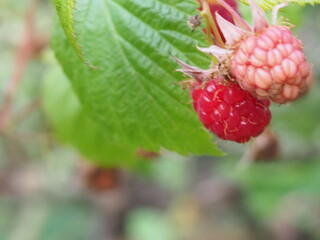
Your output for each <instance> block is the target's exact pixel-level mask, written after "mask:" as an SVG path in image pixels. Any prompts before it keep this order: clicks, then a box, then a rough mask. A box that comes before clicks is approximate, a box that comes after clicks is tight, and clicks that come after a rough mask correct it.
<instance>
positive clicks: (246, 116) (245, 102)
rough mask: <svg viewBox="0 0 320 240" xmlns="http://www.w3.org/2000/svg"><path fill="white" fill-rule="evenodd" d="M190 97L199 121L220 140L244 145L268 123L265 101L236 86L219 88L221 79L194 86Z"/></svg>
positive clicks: (269, 115)
mask: <svg viewBox="0 0 320 240" xmlns="http://www.w3.org/2000/svg"><path fill="white" fill-rule="evenodd" d="M191 96H192V99H193V107H194V109H195V110H196V112H197V113H198V115H199V119H200V121H201V122H202V123H203V125H204V126H205V127H206V128H207V129H209V130H210V131H211V132H213V133H215V134H216V135H217V136H218V137H220V138H222V139H224V140H230V141H235V142H238V143H245V142H247V141H249V140H250V138H251V137H256V136H258V135H259V134H260V133H261V132H262V131H263V130H264V128H265V127H266V126H267V125H268V124H269V122H270V120H271V112H270V111H269V106H270V101H269V100H260V99H257V98H255V97H253V95H252V94H251V93H249V92H248V91H245V90H243V89H242V88H241V87H240V86H239V85H238V84H234V83H230V84H229V85H228V86H226V85H223V84H222V79H221V78H215V79H211V80H209V81H207V82H206V84H205V86H204V88H203V87H202V86H201V83H200V82H195V84H194V85H193V88H192V89H191Z"/></svg>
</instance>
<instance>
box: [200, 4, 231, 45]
mask: <svg viewBox="0 0 320 240" xmlns="http://www.w3.org/2000/svg"><path fill="white" fill-rule="evenodd" d="M201 5H202V13H201V16H203V17H205V18H206V20H207V25H209V26H208V27H207V29H208V28H210V29H211V31H210V33H211V32H212V34H213V36H214V39H215V42H216V45H217V46H219V47H221V48H224V46H225V45H224V42H223V40H222V37H221V35H220V32H219V30H218V27H217V25H216V23H215V21H214V19H213V17H212V14H211V11H210V7H209V5H208V2H207V1H206V0H201Z"/></svg>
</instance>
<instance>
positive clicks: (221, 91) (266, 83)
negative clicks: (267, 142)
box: [176, 0, 310, 143]
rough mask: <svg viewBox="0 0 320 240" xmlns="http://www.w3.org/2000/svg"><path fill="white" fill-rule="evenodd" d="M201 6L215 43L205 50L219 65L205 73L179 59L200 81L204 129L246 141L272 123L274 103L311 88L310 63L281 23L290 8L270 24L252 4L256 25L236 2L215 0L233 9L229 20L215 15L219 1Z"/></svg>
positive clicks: (198, 106)
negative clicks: (279, 19) (271, 109)
mask: <svg viewBox="0 0 320 240" xmlns="http://www.w3.org/2000/svg"><path fill="white" fill-rule="evenodd" d="M199 2H200V4H201V9H203V10H202V17H204V18H205V19H206V20H207V28H206V31H205V33H206V34H207V38H208V39H209V42H210V43H211V46H210V47H209V48H199V50H200V51H203V52H205V53H208V54H211V55H212V56H213V57H215V58H216V61H219V64H216V61H215V64H211V67H210V69H208V70H202V69H199V68H196V67H192V66H189V65H187V64H185V63H183V62H182V61H181V60H179V59H176V60H177V61H178V63H179V64H180V65H181V66H182V68H183V69H180V71H181V72H183V73H185V74H186V75H188V76H190V77H192V78H193V79H194V82H193V84H192V86H191V97H192V99H193V107H194V109H195V110H196V112H197V113H198V116H199V119H200V121H201V122H202V123H203V125H204V126H205V127H206V128H207V129H209V130H210V131H212V132H213V133H215V134H216V135H217V136H218V137H219V138H221V139H224V140H230V141H235V142H238V143H245V142H247V141H249V140H250V138H251V137H256V136H258V135H259V134H261V133H262V132H263V130H264V129H265V128H266V127H267V126H268V124H269V123H270V120H271V112H270V110H269V106H270V101H273V102H275V103H280V104H282V103H287V102H292V101H294V100H296V99H297V98H298V97H299V96H301V94H302V93H304V92H305V91H306V90H307V89H308V84H309V78H310V65H309V64H308V63H307V62H306V58H305V56H304V54H303V51H302V48H303V47H302V43H301V41H300V40H298V39H297V38H295V37H294V36H293V35H292V32H291V31H290V29H289V28H288V27H287V26H281V25H276V21H277V11H278V10H279V9H280V8H281V7H284V6H286V4H280V5H278V6H276V7H275V9H274V11H273V25H271V26H270V25H269V24H268V22H267V20H266V18H265V16H264V13H263V11H262V9H261V8H260V7H259V6H258V5H257V4H256V3H255V2H254V1H253V0H249V2H250V6H251V10H252V15H253V22H254V27H250V26H249V25H248V24H247V23H246V22H245V21H244V20H243V19H242V18H241V16H240V15H239V13H238V11H237V9H234V8H236V4H234V5H233V6H230V5H229V4H230V3H233V2H234V3H235V1H234V0H228V2H225V1H223V0H216V1H213V3H214V4H217V3H218V4H220V6H219V8H217V9H220V8H221V7H224V8H225V10H227V13H228V15H226V16H227V17H225V18H224V17H222V16H221V15H219V13H218V12H217V11H213V7H214V5H212V4H213V3H212V4H211V6H208V2H207V0H199ZM209 3H210V1H209ZM208 9H209V10H208ZM213 12H214V13H215V15H212V13H213ZM220 13H222V14H223V11H221V10H220ZM230 16H232V20H230ZM226 18H227V19H226ZM228 18H229V19H228ZM221 34H222V35H221ZM212 36H214V39H211V40H210V37H212ZM212 43H213V44H212Z"/></svg>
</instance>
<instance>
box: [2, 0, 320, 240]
mask: <svg viewBox="0 0 320 240" xmlns="http://www.w3.org/2000/svg"><path fill="white" fill-rule="evenodd" d="M32 4H33V1H31V0H30V1H28V0H19V1H10V0H0V56H1V58H0V91H1V98H2V103H3V104H4V103H5V100H4V98H5V97H4V96H5V94H6V91H7V87H8V83H9V79H10V78H11V77H12V76H13V74H14V73H15V74H17V72H18V73H19V71H21V78H20V80H21V81H20V82H19V84H18V85H17V86H18V87H17V92H16V93H15V95H14V99H13V102H12V104H11V114H10V115H11V118H10V122H8V123H7V124H5V126H4V127H1V129H0V240H58V239H59V240H61V239H62V240H64V239H66V240H73V239H74V240H81V239H83V240H88V239H93V240H100V239H101V240H102V239H105V240H106V239H107V240H118V239H119V240H120V239H123V240H124V239H129V240H242V239H243V240H250V239H253V240H260V239H261V240H263V239H268V240H270V239H274V240H300V239H301V240H307V239H320V161H319V160H320V124H319V122H320V94H319V91H320V86H319V83H318V81H317V77H318V76H319V75H320V61H319V54H320V45H319V39H320V14H319V13H320V7H319V6H307V7H305V8H302V7H300V6H298V5H291V6H289V7H288V8H286V9H285V10H283V11H282V13H281V15H283V16H284V17H285V18H287V19H289V21H290V22H292V23H294V24H295V25H296V28H294V32H295V34H296V35H298V36H299V38H300V39H302V41H303V43H304V46H305V53H306V56H307V58H308V60H309V61H310V62H311V63H312V64H313V70H314V78H313V87H312V89H311V91H310V92H309V93H308V94H307V95H306V96H304V97H303V98H301V99H299V100H298V101H297V102H295V103H292V104H289V105H282V106H278V105H273V107H272V111H273V120H272V124H271V127H272V130H273V132H274V133H276V136H275V135H273V134H269V135H267V137H265V138H263V137H262V139H260V140H261V142H262V143H261V144H262V145H263V144H264V142H265V141H267V143H268V144H269V145H267V152H272V153H274V152H279V154H277V155H276V156H269V158H270V159H269V160H266V158H267V157H268V154H267V155H265V154H263V152H262V150H261V147H260V145H261V144H260V143H259V141H256V142H255V144H252V145H248V144H247V145H237V144H233V143H230V142H222V141H218V145H219V146H220V147H221V148H222V149H223V150H224V151H225V152H226V156H224V157H219V158H217V157H210V156H197V157H196V156H191V157H182V156H179V155H176V154H174V153H171V152H167V151H162V152H161V153H160V155H156V154H152V153H147V152H143V151H141V152H140V155H142V156H143V158H144V160H143V162H142V163H141V162H139V164H137V166H135V167H134V168H133V170H130V171H129V170H126V169H117V168H109V169H103V168H100V167H97V166H95V165H94V164H93V163H90V162H89V161H86V160H85V159H84V157H82V156H81V155H80V154H79V153H77V151H76V150H75V149H73V148H72V147H71V146H68V145H63V144H62V143H60V142H59V140H58V137H57V136H56V135H55V133H54V132H53V130H52V127H51V126H50V122H49V121H48V119H47V117H46V114H45V113H44V111H43V108H42V102H43V101H42V97H43V96H42V91H43V89H44V88H45V86H48V85H47V84H48V81H52V78H53V76H59V78H64V76H63V74H62V72H61V70H60V68H59V66H58V64H57V63H56V61H55V59H54V54H53V52H52V50H51V49H50V43H49V39H50V34H51V30H52V16H53V15H54V14H55V12H54V8H53V6H52V5H51V4H50V3H49V1H40V2H39V4H38V6H37V8H36V11H35V12H33V13H32V14H31V15H32V16H33V17H34V22H35V29H36V36H37V38H36V41H35V42H36V44H35V46H33V50H34V51H33V52H32V54H31V53H30V54H29V52H28V51H27V50H25V52H23V51H22V50H21V46H26V45H28V44H30V42H28V36H27V35H26V32H25V26H26V22H27V21H28V20H27V21H26V19H28V17H26V16H27V15H28V13H30V9H31V8H32V7H31V6H32ZM241 10H242V13H243V14H244V16H249V14H248V13H249V12H248V8H247V7H246V6H243V5H241ZM25 42H26V43H25ZM23 44H26V45H23ZM19 49H20V50H19ZM21 52H22V53H21ZM50 79H51V80H50ZM60 80H61V79H60ZM53 87H54V85H53ZM2 113H3V112H2ZM259 144H260V145H259ZM263 146H264V145H263ZM271 155H272V154H271Z"/></svg>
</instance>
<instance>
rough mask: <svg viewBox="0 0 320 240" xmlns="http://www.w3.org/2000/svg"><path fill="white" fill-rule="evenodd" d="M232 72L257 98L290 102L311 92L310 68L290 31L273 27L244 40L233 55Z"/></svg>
mask: <svg viewBox="0 0 320 240" xmlns="http://www.w3.org/2000/svg"><path fill="white" fill-rule="evenodd" d="M231 72H232V74H233V75H234V76H235V78H236V79H237V81H238V82H239V84H240V85H241V87H243V88H244V89H246V90H248V91H250V92H251V93H252V94H254V95H255V96H257V97H259V98H264V99H271V100H272V101H274V102H276V103H286V102H290V101H293V100H295V99H296V98H298V97H299V96H300V94H301V93H302V92H304V91H305V90H306V89H307V78H308V77H309V74H310V67H309V64H308V63H307V62H306V59H305V57H304V54H303V51H302V44H301V42H300V41H299V40H298V39H296V38H295V37H293V36H292V33H291V31H290V30H289V28H287V27H284V26H269V27H268V28H266V29H265V30H263V31H262V32H261V33H258V34H256V35H253V36H249V37H247V38H246V39H244V40H242V41H241V43H240V44H239V47H238V48H237V50H236V51H235V52H234V53H233V55H232V59H231Z"/></svg>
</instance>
